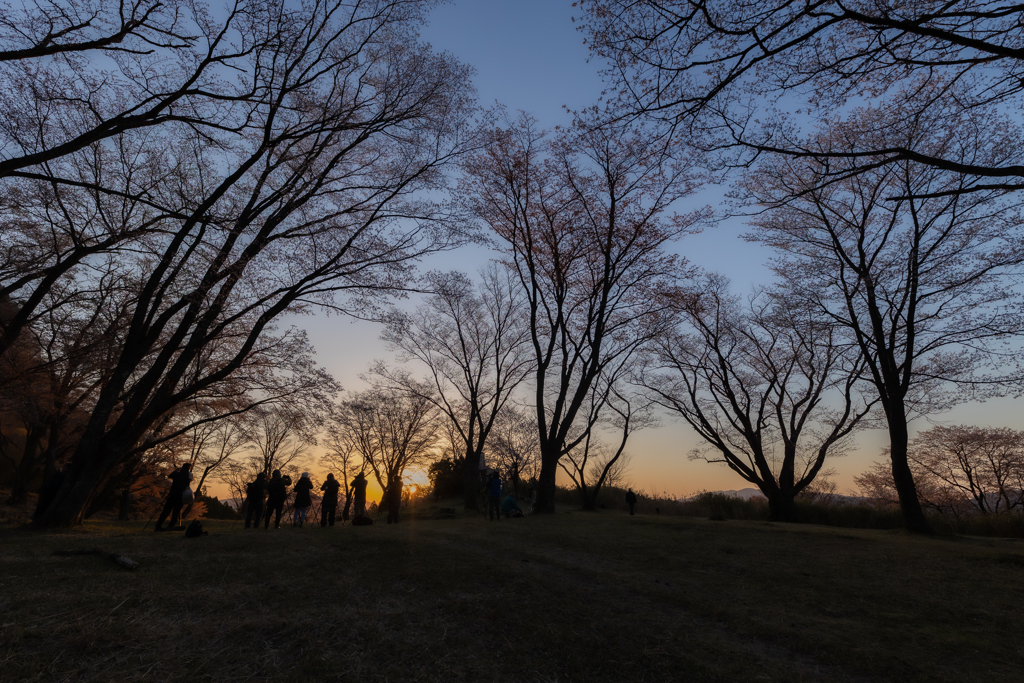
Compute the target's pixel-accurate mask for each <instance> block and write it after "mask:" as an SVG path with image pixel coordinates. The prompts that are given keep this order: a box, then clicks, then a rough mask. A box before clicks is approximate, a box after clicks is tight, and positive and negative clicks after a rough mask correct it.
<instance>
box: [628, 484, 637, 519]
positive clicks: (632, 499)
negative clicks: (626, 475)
mask: <svg viewBox="0 0 1024 683" xmlns="http://www.w3.org/2000/svg"><path fill="white" fill-rule="evenodd" d="M626 505H628V506H629V514H630V515H632V514H633V508H634V507H635V506H636V494H635V493H633V489H627V490H626Z"/></svg>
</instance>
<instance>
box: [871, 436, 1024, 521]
mask: <svg viewBox="0 0 1024 683" xmlns="http://www.w3.org/2000/svg"><path fill="white" fill-rule="evenodd" d="M909 452H910V463H911V467H912V469H913V472H914V478H915V481H916V482H917V483H918V489H919V491H918V496H919V498H920V500H921V504H922V505H923V506H924V507H925V508H928V509H931V510H934V511H936V512H942V513H952V514H956V515H961V514H964V513H966V512H971V511H973V512H978V513H981V514H994V513H1001V512H1009V511H1013V510H1021V509H1024V432H1022V431H1017V430H1014V429H1009V428H1005V427H1003V428H997V427H974V426H968V425H953V426H943V425H937V426H935V427H932V428H931V429H929V430H927V431H925V432H922V433H921V434H919V435H917V436H916V437H915V438H914V439H913V440H912V441H911V442H910V449H909ZM855 481H856V482H857V484H858V486H860V487H861V489H862V490H863V491H864V492H865V493H866V494H867V495H868V496H869V497H872V498H876V499H880V500H883V501H884V500H887V499H891V498H892V497H893V492H892V483H891V479H886V477H885V476H884V468H883V470H882V472H880V471H879V465H878V463H875V464H874V465H873V466H872V467H871V468H870V469H869V470H868V471H867V472H865V473H863V474H862V475H860V476H859V477H857V478H856V479H855Z"/></svg>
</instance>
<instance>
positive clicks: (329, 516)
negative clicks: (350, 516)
mask: <svg viewBox="0 0 1024 683" xmlns="http://www.w3.org/2000/svg"><path fill="white" fill-rule="evenodd" d="M337 510H338V506H337V505H332V506H331V507H329V508H327V526H334V518H335V517H334V516H335V513H336V512H337ZM321 523H322V522H321Z"/></svg>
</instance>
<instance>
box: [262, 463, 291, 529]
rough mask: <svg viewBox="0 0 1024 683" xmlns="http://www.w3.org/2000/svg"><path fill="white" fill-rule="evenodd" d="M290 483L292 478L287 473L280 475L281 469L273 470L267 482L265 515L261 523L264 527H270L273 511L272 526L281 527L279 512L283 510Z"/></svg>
mask: <svg viewBox="0 0 1024 683" xmlns="http://www.w3.org/2000/svg"><path fill="white" fill-rule="evenodd" d="M291 485H292V478H291V477H289V476H288V475H284V476H281V470H274V474H272V475H271V477H270V482H269V483H268V484H267V491H268V493H269V495H268V496H267V517H266V521H265V522H264V524H263V528H264V529H269V528H270V516H271V515H272V514H274V513H277V514H276V517H275V518H274V528H275V529H280V528H281V513H283V512H284V502H285V501H286V500H288V487H289V486H291Z"/></svg>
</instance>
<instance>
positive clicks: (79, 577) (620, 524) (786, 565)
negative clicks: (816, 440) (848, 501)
mask: <svg viewBox="0 0 1024 683" xmlns="http://www.w3.org/2000/svg"><path fill="white" fill-rule="evenodd" d="M141 526H142V524H141V523H131V524H118V523H100V524H90V525H87V526H86V527H85V529H83V530H81V531H75V532H71V533H61V534H56V533H55V534H45V535H41V534H37V533H32V532H27V531H21V530H17V529H13V528H11V527H9V526H8V527H7V528H2V529H0V596H2V597H0V643H2V645H0V680H2V681H89V680H96V681H143V680H145V681H154V680H155V681H160V682H161V683H164V682H166V683H170V682H171V681H203V680H212V681H232V682H241V681H265V680H270V681H321V680H345V681H459V680H466V681H478V680H479V681H499V680H500V681H513V680H515V681H587V682H588V683H591V682H593V681H640V680H644V681H679V680H687V681H703V680H708V681H735V680H773V681H890V680H891V681H897V680H898V681H971V680H993V681H994V680H1011V679H1013V678H1015V677H1016V676H1017V675H1018V674H1019V672H1020V670H1021V667H1022V665H1024V650H1022V645H1021V642H1020V639H1019V637H1018V629H1017V628H1016V623H1017V618H1018V612H1019V606H1020V605H1021V604H1022V602H1024V580H1022V579H1024V545H1022V544H1021V543H1020V542H1018V541H995V540H988V539H985V540H982V539H962V538H961V539H938V540H936V539H920V538H910V537H907V536H905V535H903V534H902V533H901V532H891V531H851V530H845V529H830V528H824V527H808V526H790V525H778V524H776V525H773V524H766V523H761V522H736V521H729V522H710V521H706V520H702V519H692V518H681V517H668V516H664V515H662V516H646V515H645V516H637V517H633V518H630V517H628V516H625V515H622V514H618V513H609V512H603V513H579V512H573V513H571V514H568V513H563V514H558V515H555V516H551V517H534V518H526V519H523V520H511V521H508V520H506V521H502V522H501V523H500V524H491V523H487V522H486V521H483V520H482V519H481V518H479V517H459V518H456V519H449V520H440V519H437V520H428V519H423V520H415V521H412V522H403V523H402V524H400V525H398V526H387V525H383V524H379V525H376V526H373V527H364V528H352V527H335V528H333V529H327V530H324V529H320V528H319V527H316V528H310V527H308V526H307V527H306V528H304V529H292V528H284V529H281V530H279V531H276V532H275V531H273V530H271V531H269V532H267V531H263V530H260V531H255V532H253V531H249V532H246V531H244V530H243V529H241V525H240V524H238V525H234V526H232V524H231V523H229V522H211V523H209V524H208V525H207V528H208V529H209V530H210V535H209V536H207V537H203V538H200V539H194V540H187V539H185V538H183V535H182V534H180V533H176V534H159V535H158V534H154V533H151V532H150V533H145V534H142V533H140V529H141ZM96 546H98V547H101V548H103V549H104V550H107V551H110V552H117V553H121V554H124V555H127V556H128V557H131V558H133V559H135V560H137V561H139V562H140V563H141V568H140V569H139V570H138V571H135V572H127V571H124V570H122V569H119V568H118V567H116V566H115V565H113V564H112V563H110V562H109V560H107V559H106V558H105V557H102V556H98V555H85V556H54V555H53V552H54V550H72V549H77V548H92V547H96Z"/></svg>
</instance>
